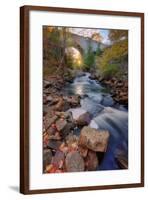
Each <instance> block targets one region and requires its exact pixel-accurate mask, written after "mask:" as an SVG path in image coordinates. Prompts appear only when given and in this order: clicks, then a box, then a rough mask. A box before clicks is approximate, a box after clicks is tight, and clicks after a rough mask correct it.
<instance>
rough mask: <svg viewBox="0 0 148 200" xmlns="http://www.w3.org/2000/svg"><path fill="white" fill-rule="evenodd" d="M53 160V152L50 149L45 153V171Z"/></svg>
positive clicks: (45, 150)
mask: <svg viewBox="0 0 148 200" xmlns="http://www.w3.org/2000/svg"><path fill="white" fill-rule="evenodd" d="M51 160H52V152H51V150H50V149H44V151H43V170H45V168H46V166H47V165H49V164H50V163H51Z"/></svg>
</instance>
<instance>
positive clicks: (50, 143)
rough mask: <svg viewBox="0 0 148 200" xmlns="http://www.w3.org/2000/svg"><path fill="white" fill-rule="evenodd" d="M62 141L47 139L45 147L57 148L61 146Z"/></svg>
mask: <svg viewBox="0 0 148 200" xmlns="http://www.w3.org/2000/svg"><path fill="white" fill-rule="evenodd" d="M61 144H62V142H61V141H57V140H49V141H48V144H47V147H48V148H50V149H54V150H58V149H59V148H60V146H61Z"/></svg>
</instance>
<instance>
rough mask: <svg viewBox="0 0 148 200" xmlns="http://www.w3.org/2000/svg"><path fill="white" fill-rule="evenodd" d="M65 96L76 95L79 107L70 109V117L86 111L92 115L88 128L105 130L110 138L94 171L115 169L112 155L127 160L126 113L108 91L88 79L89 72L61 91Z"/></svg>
mask: <svg viewBox="0 0 148 200" xmlns="http://www.w3.org/2000/svg"><path fill="white" fill-rule="evenodd" d="M63 92H64V93H65V95H80V96H81V102H80V105H81V106H80V107H79V108H73V109H71V111H72V113H73V116H75V115H80V114H82V113H84V112H85V111H88V112H89V113H90V114H91V115H92V120H91V122H90V124H89V126H90V127H92V128H96V129H98V130H100V129H103V130H108V131H109V132H110V139H109V144H108V148H107V152H106V153H105V155H104V158H103V160H102V162H101V164H100V165H99V166H98V170H114V169H119V165H118V164H117V160H116V155H117V154H118V153H119V152H124V155H125V156H126V158H127V157H128V110H127V108H126V107H124V105H120V104H117V103H115V102H114V100H113V98H112V97H111V94H110V93H109V90H108V89H106V88H105V87H103V86H102V85H101V84H100V83H99V82H97V81H96V80H92V79H91V78H90V73H83V74H81V75H79V76H77V77H76V78H75V79H74V81H73V83H71V84H67V86H66V87H65V88H64V91H63Z"/></svg>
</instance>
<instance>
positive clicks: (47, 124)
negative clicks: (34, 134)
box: [44, 114, 58, 130]
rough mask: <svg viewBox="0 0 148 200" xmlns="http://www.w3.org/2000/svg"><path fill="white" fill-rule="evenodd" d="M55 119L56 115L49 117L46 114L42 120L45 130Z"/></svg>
mask: <svg viewBox="0 0 148 200" xmlns="http://www.w3.org/2000/svg"><path fill="white" fill-rule="evenodd" d="M57 119H58V117H57V116H56V115H54V116H52V117H51V116H50V115H48V114H47V115H46V116H45V120H44V125H45V129H46V130H47V129H48V128H49V127H50V126H51V125H52V124H53V123H54V122H55V121H56V120H57Z"/></svg>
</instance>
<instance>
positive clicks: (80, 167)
mask: <svg viewBox="0 0 148 200" xmlns="http://www.w3.org/2000/svg"><path fill="white" fill-rule="evenodd" d="M65 167H66V171H67V172H81V171H84V160H83V158H82V156H81V155H80V154H79V153H78V152H77V151H74V152H70V153H68V154H67V156H66V159H65Z"/></svg>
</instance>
